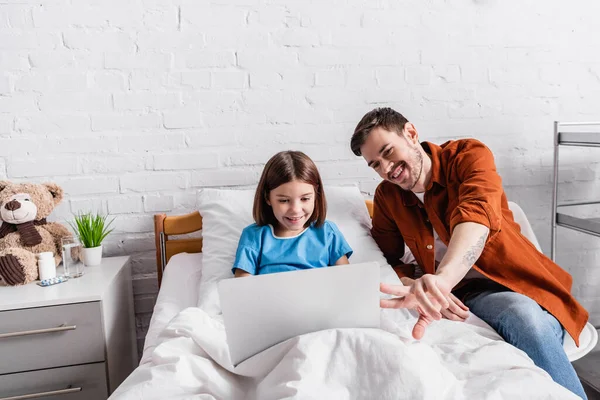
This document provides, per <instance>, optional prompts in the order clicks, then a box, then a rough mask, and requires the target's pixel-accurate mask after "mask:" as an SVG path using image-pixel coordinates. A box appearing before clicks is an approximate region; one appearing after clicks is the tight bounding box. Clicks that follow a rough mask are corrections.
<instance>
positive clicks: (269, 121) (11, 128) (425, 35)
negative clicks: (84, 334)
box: [0, 0, 600, 337]
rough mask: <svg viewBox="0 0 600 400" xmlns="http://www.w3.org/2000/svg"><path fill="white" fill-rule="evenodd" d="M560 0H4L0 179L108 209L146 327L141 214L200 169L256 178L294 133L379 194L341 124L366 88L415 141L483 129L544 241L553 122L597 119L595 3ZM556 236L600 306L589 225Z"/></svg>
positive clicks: (583, 174) (193, 184)
mask: <svg viewBox="0 0 600 400" xmlns="http://www.w3.org/2000/svg"><path fill="white" fill-rule="evenodd" d="M562 5H563V4H562V2H559V1H558V0H550V1H549V2H545V3H543V4H541V3H540V2H537V1H534V0H525V1H519V2H516V1H512V2H510V1H509V2H463V3H461V4H457V3H456V2H453V3H447V2H441V1H434V2H425V3H423V2H392V1H373V2H365V1H360V0H349V1H346V2H335V3H331V2H308V3H307V2H301V1H300V2H299V1H293V0H277V1H274V0H211V1H206V2H197V1H194V0H174V1H173V0H171V1H167V0H151V1H144V2H139V1H132V0H125V1H106V0H102V1H100V0H80V1H77V2H73V1H67V0H53V1H39V2H33V1H22V0H5V1H3V2H2V4H0V71H1V74H0V178H2V179H4V178H8V179H11V180H16V181H27V180H30V181H35V182H41V181H45V180H54V181H56V182H58V183H60V184H61V185H62V186H63V188H64V189H65V191H66V193H67V196H66V199H65V201H64V202H63V204H61V205H60V207H59V208H58V209H57V210H56V211H55V212H54V214H53V217H54V218H55V219H63V218H70V216H71V213H72V212H77V211H84V210H88V209H92V210H94V209H100V210H103V211H106V212H109V213H110V214H111V215H114V216H115V217H116V220H115V228H116V231H115V233H114V234H113V235H111V237H110V238H109V241H108V243H107V252H108V253H109V254H131V255H132V256H133V260H134V266H135V268H134V271H135V273H136V277H137V278H138V279H137V280H136V285H135V288H136V296H137V299H138V301H136V305H137V306H139V309H138V310H139V311H140V312H139V315H138V324H139V333H140V335H141V337H143V335H144V332H145V326H146V324H147V322H148V315H147V313H146V312H147V311H148V309H149V308H148V307H149V304H151V301H152V299H153V296H155V292H156V285H155V284H154V283H153V279H154V277H153V275H152V273H153V272H154V268H155V266H154V258H153V250H152V249H153V238H152V234H151V230H152V214H153V213H155V212H162V211H166V212H178V213H182V212H187V211H190V210H193V209H194V208H195V206H196V201H195V192H196V190H197V189H198V188H200V187H204V186H213V187H214V186H232V185H252V184H254V183H256V181H257V179H258V176H259V174H260V172H261V168H262V164H263V163H264V162H265V161H266V160H267V159H268V157H270V156H271V155H272V154H273V153H274V152H276V151H278V150H281V149H288V148H294V149H301V150H304V151H306V152H307V153H308V154H309V155H310V156H311V157H313V158H314V159H315V160H316V161H317V162H318V164H319V166H320V167H321V168H322V169H323V176H324V178H325V179H326V181H327V182H328V183H331V184H333V183H347V182H358V183H359V184H360V187H361V189H362V190H363V191H364V192H365V193H372V192H373V190H374V189H375V187H376V185H377V182H378V179H377V177H376V176H375V175H374V174H373V173H372V172H371V171H369V170H368V169H366V167H365V166H364V165H363V164H361V161H360V160H356V159H355V158H354V156H353V155H352V154H351V152H350V151H349V149H348V139H349V137H350V135H351V132H352V130H353V127H354V126H355V124H356V122H357V121H358V120H359V118H360V117H361V116H362V115H363V114H364V113H365V112H366V111H368V110H370V109H372V108H373V107H375V106H382V105H389V106H392V107H395V108H397V109H398V110H400V111H402V112H403V113H404V114H405V115H406V116H407V117H408V118H409V119H410V120H411V121H413V122H414V123H415V124H416V126H417V128H418V129H419V131H420V133H421V137H422V138H423V139H425V140H431V141H434V142H442V141H445V140H448V139H450V138H456V137H467V136H473V137H477V138H479V139H481V140H483V141H484V142H485V143H487V144H489V146H490V147H491V148H492V149H493V150H494V152H495V154H496V159H497V164H498V168H499V171H500V173H501V174H502V176H503V179H504V183H505V185H506V189H507V192H508V194H509V195H510V197H511V198H512V199H514V200H516V201H518V202H519V203H520V204H521V206H522V207H523V208H524V209H525V211H526V212H527V213H528V215H529V217H530V219H531V222H532V224H533V227H534V230H535V231H536V233H537V234H538V236H539V237H540V241H541V243H542V246H543V247H544V250H545V251H546V252H548V251H549V236H550V232H549V229H550V225H549V221H550V196H551V177H552V121H553V120H590V119H598V118H600V109H598V101H599V99H598V94H599V93H600V53H599V52H598V51H597V50H598V45H599V44H600V43H598V42H599V39H598V38H600V27H599V26H598V24H597V23H596V20H595V19H594V18H595V16H596V15H598V12H599V11H600V3H598V2H591V1H587V2H571V3H569V7H562ZM515 9H518V12H515ZM561 154H562V157H563V159H564V160H565V167H564V169H563V173H562V177H561V181H562V182H563V184H562V186H561V198H563V199H570V200H581V199H593V198H600V190H599V189H598V187H600V185H598V182H599V180H600V174H599V171H600V166H599V164H598V162H597V160H598V159H599V158H598V150H596V149H594V150H593V151H582V150H581V149H576V150H574V149H567V150H565V151H563V152H562V153H561ZM596 211H598V210H596ZM558 250H559V255H560V256H559V261H560V262H561V264H562V265H563V266H564V267H565V268H566V269H568V270H569V271H571V273H572V274H573V275H574V277H575V285H574V292H575V293H576V294H577V295H578V297H579V298H580V299H581V301H582V302H583V303H584V305H585V306H586V307H587V308H588V309H589V310H590V312H591V314H592V317H593V321H594V322H595V323H596V324H598V323H600V295H598V293H599V292H598V290H597V287H598V285H599V284H600V275H599V272H598V271H600V268H597V267H598V264H599V261H600V243H599V241H598V239H596V238H590V237H586V236H584V235H581V234H578V233H575V232H568V231H562V230H561V231H560V233H559V245H558Z"/></svg>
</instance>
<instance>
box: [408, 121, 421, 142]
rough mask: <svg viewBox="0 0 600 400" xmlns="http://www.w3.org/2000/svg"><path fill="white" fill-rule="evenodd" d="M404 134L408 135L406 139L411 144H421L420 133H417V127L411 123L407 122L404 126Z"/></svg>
mask: <svg viewBox="0 0 600 400" xmlns="http://www.w3.org/2000/svg"><path fill="white" fill-rule="evenodd" d="M404 132H405V135H406V138H407V139H408V140H409V141H410V142H411V143H415V144H417V143H419V132H417V128H415V126H414V125H413V124H411V123H410V122H407V123H406V124H405V125H404Z"/></svg>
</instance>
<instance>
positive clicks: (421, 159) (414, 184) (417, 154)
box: [406, 149, 423, 190]
mask: <svg viewBox="0 0 600 400" xmlns="http://www.w3.org/2000/svg"><path fill="white" fill-rule="evenodd" d="M415 156H416V157H415V160H416V161H417V162H419V161H420V162H421V168H420V169H419V174H418V175H417V177H416V178H415V181H414V182H413V184H412V186H411V187H410V188H409V189H406V190H413V189H414V188H415V186H417V183H418V182H419V179H420V178H421V174H422V173H423V155H422V154H421V152H420V151H419V150H417V149H415ZM415 164H416V163H415ZM411 172H412V168H411Z"/></svg>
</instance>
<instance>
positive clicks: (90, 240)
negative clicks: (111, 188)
mask: <svg viewBox="0 0 600 400" xmlns="http://www.w3.org/2000/svg"><path fill="white" fill-rule="evenodd" d="M113 221H114V218H113V219H111V220H110V221H108V222H107V216H105V215H100V214H95V215H94V214H92V213H84V214H77V215H75V222H74V223H70V225H71V227H72V228H73V230H74V231H75V234H76V235H77V237H78V238H79V241H80V242H81V244H82V246H83V248H82V249H81V252H82V254H81V256H82V258H83V263H84V264H85V265H86V266H94V265H99V264H100V263H101V262H102V241H103V240H104V238H105V237H106V236H107V235H108V234H109V233H111V232H112V231H113V230H112V229H109V228H110V225H111V224H112V223H113Z"/></svg>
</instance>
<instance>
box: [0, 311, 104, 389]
mask: <svg viewBox="0 0 600 400" xmlns="http://www.w3.org/2000/svg"><path fill="white" fill-rule="evenodd" d="M0 354H1V355H2V359H3V360H10V362H2V363H0V374H6V373H11V372H20V371H29V370H34V369H42V368H50V367H60V366H66V365H73V364H85V363H91V362H99V361H104V339H103V333H102V321H101V313H100V302H91V303H78V304H67V305H61V306H53V307H40V308H26V309H21V310H11V311H3V312H0ZM0 387H1V385H0Z"/></svg>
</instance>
